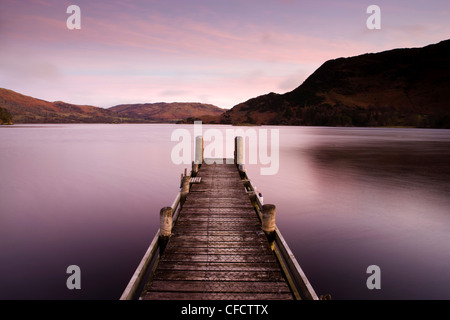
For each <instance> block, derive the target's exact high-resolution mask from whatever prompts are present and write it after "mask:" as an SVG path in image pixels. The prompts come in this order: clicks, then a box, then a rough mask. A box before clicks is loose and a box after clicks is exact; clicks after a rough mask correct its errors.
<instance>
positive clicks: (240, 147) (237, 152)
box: [234, 136, 244, 165]
mask: <svg viewBox="0 0 450 320" xmlns="http://www.w3.org/2000/svg"><path fill="white" fill-rule="evenodd" d="M234 163H235V164H237V165H240V164H244V138H242V137H241V136H237V137H235V138H234Z"/></svg>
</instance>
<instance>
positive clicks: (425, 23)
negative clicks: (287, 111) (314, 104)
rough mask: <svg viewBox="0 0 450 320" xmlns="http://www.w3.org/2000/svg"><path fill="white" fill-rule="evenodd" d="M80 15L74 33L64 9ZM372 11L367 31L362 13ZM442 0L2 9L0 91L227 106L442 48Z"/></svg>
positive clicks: (8, 1)
mask: <svg viewBox="0 0 450 320" xmlns="http://www.w3.org/2000/svg"><path fill="white" fill-rule="evenodd" d="M71 4H76V5H78V6H79V7H80V8H81V27H82V28H81V30H68V29H67V27H66V20H67V18H68V17H69V14H67V13H66V9H67V7H68V6H69V5H71ZM371 4H377V5H379V6H380V7H381V10H382V29H381V30H368V29H367V27H366V20H367V18H368V16H369V15H368V14H367V13H366V9H367V7H368V6H369V5H371ZM449 14H450V4H449V3H448V1H447V0H443V1H441V0H439V1H433V2H432V4H431V2H426V1H384V0H383V1H370V2H369V1H356V0H354V1H351V0H348V1H331V0H316V1H296V0H290V1H289V0H278V1H277V0H248V1H243V0H240V1H237V0H227V1H225V0H221V1H218V0H166V1H161V0H157V1H156V0H155V1H148V0H147V1H143V0H142V1H141V0H130V1H73V2H72V1H57V0H39V1H38V0H36V1H17V0H2V1H1V2H0V43H1V51H0V87H3V88H8V89H12V90H14V91H17V92H20V93H23V94H26V95H30V96H34V97H37V98H41V99H45V100H50V101H55V100H63V101H66V102H70V103H76V104H91V105H95V106H100V107H110V106H113V105H117V104H121V103H143V102H160V101H166V102H174V101H183V102H205V103H212V104H215V105H218V106H220V107H224V108H230V107H232V106H234V105H235V104H237V103H239V102H243V101H245V100H248V99H250V98H252V97H255V96H258V95H261V94H266V93H269V92H278V93H284V92H287V91H290V90H292V89H294V88H296V87H297V86H299V85H300V84H301V83H302V82H303V81H304V80H305V79H306V78H307V77H308V76H309V75H310V74H311V73H312V72H314V70H315V69H317V68H318V67H319V66H320V65H321V64H322V63H324V62H325V61H326V60H329V59H334V58H338V57H347V56H353V55H359V54H363V53H367V52H379V51H383V50H388V49H394V48H399V47H419V46H424V45H428V44H431V43H437V42H439V41H441V40H444V39H448V38H450V36H449V35H450V26H449V24H448V23H447V20H448V17H449Z"/></svg>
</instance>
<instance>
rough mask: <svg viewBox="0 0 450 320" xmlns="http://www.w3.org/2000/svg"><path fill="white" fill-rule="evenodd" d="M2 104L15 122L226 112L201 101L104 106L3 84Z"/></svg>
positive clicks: (163, 118) (167, 118) (181, 117)
mask: <svg viewBox="0 0 450 320" xmlns="http://www.w3.org/2000/svg"><path fill="white" fill-rule="evenodd" d="M0 108H3V109H6V110H7V111H9V113H10V114H11V116H12V118H13V121H14V122H15V123H154V122H177V121H179V122H185V121H190V120H193V119H194V118H195V119H196V118H199V119H205V120H211V119H212V118H217V116H220V115H221V114H222V113H223V112H224V110H223V109H220V108H218V107H216V106H213V105H208V104H201V103H155V104H136V105H133V104H130V105H121V106H115V107H111V108H109V109H104V108H98V107H94V106H88V105H75V104H70V103H66V102H62V101H56V102H49V101H45V100H41V99H36V98H33V97H29V96H25V95H23V94H20V93H17V92H14V91H12V90H8V89H3V88H0ZM188 118H191V119H188Z"/></svg>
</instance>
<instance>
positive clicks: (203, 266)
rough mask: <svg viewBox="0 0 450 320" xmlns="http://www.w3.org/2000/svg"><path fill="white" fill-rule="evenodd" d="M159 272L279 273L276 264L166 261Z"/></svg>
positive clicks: (159, 267)
mask: <svg viewBox="0 0 450 320" xmlns="http://www.w3.org/2000/svg"><path fill="white" fill-rule="evenodd" d="M158 269H159V270H197V271H206V270H212V271H278V270H280V266H279V265H278V263H276V262H263V263H258V262H256V263H239V262H210V261H209V262H185V261H182V262H181V261H165V262H163V263H161V264H159V266H158Z"/></svg>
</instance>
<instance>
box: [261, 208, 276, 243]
mask: <svg viewBox="0 0 450 320" xmlns="http://www.w3.org/2000/svg"><path fill="white" fill-rule="evenodd" d="M275 214H276V207H275V205H273V204H265V205H263V206H262V212H261V217H262V221H261V222H262V226H261V228H262V230H263V231H264V233H265V234H266V236H267V239H268V240H269V243H271V244H272V243H273V241H274V240H275Z"/></svg>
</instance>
